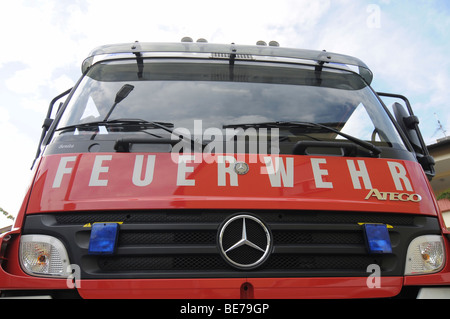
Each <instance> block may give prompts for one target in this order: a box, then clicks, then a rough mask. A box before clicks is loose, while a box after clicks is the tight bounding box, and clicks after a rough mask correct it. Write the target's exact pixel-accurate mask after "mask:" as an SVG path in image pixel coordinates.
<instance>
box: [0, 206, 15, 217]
mask: <svg viewBox="0 0 450 319" xmlns="http://www.w3.org/2000/svg"><path fill="white" fill-rule="evenodd" d="M0 212H1V213H2V214H3V215H5V216H6V218H7V219H11V220H14V216H13V215H11V214H10V213H8V212H7V211H6V210H4V209H3V208H1V207H0Z"/></svg>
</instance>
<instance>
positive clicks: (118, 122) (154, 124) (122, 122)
mask: <svg viewBox="0 0 450 319" xmlns="http://www.w3.org/2000/svg"><path fill="white" fill-rule="evenodd" d="M100 126H141V127H144V128H146V129H150V128H159V129H162V130H164V131H166V132H169V133H171V134H173V135H176V136H178V138H179V140H172V142H171V143H169V144H176V143H178V142H179V141H182V140H183V139H185V140H186V141H188V142H190V143H191V145H192V146H193V147H194V146H195V144H199V145H200V146H201V148H202V149H204V147H205V146H206V143H205V142H199V141H197V140H193V139H192V137H189V136H184V135H182V134H181V133H178V132H177V131H175V130H174V129H173V123H166V122H158V121H146V120H141V119H114V120H109V121H95V122H87V123H79V124H74V125H69V126H65V127H61V128H58V129H56V130H55V131H70V130H74V129H78V128H88V127H100ZM122 140H123V141H122ZM134 140H135V142H133V141H134ZM166 140H167V139H162V138H161V141H157V140H153V139H152V140H150V139H145V143H165V142H164V141H166ZM117 142H118V143H119V144H120V143H122V142H123V143H141V144H143V143H144V139H136V138H131V137H130V138H126V139H120V140H117ZM173 142H175V143H173Z"/></svg>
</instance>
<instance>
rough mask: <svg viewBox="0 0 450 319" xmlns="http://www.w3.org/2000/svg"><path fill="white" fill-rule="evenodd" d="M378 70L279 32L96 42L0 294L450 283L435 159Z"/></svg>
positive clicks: (352, 290)
mask: <svg viewBox="0 0 450 319" xmlns="http://www.w3.org/2000/svg"><path fill="white" fill-rule="evenodd" d="M372 77H373V76H372V72H371V71H370V69H369V68H368V67H367V66H366V64H364V63H363V62H362V61H361V60H359V59H357V58H354V57H350V56H346V55H341V54H335V53H330V52H326V51H313V50H300V49H290V48H283V47H280V46H279V45H278V44H277V43H276V42H270V43H269V44H266V43H263V42H259V43H257V45H236V44H212V43H208V42H207V41H205V40H202V39H201V40H200V41H197V42H194V41H192V40H191V39H183V40H182V41H181V42H179V43H141V42H134V43H125V44H117V45H106V46H101V47H99V48H97V49H95V50H93V51H92V52H91V54H90V55H89V57H88V58H87V59H86V60H85V61H84V62H83V64H82V76H81V78H80V79H79V81H78V82H77V83H76V85H75V86H74V88H72V89H70V90H68V91H66V92H64V93H62V94H61V95H59V96H57V97H56V98H55V99H54V100H53V101H52V102H51V103H50V107H49V110H48V115H47V118H46V119H45V121H44V125H43V132H42V138H41V142H40V144H39V148H38V151H37V155H36V160H35V162H34V163H33V166H34V168H33V169H34V171H35V173H34V177H33V179H32V182H31V185H30V187H29V189H28V192H27V194H26V196H25V198H24V201H23V205H22V207H21V209H20V211H19V213H18V215H17V218H16V220H15V224H14V226H13V228H12V229H11V231H9V232H7V233H4V234H2V235H1V236H0V243H1V253H0V258H1V267H0V290H1V293H2V296H4V297H15V296H36V295H38V296H51V297H55V298H56V297H71V296H76V297H82V298H167V299H169V298H224V299H225V298H258V299H261V298H262V299H272V298H379V297H412V298H416V297H419V298H421V297H422V298H426V297H442V296H445V294H447V295H448V294H450V287H449V284H450V266H449V265H448V262H447V260H448V258H447V256H448V254H449V239H448V234H449V232H448V231H447V228H446V226H445V224H444V222H443V220H442V217H441V215H440V213H439V209H438V206H437V203H436V201H435V198H434V196H433V192H432V190H431V188H430V184H429V180H430V179H431V178H432V177H433V175H434V168H433V164H434V162H433V159H432V157H430V156H429V154H428V151H427V148H426V145H425V144H424V141H423V139H422V136H421V133H420V131H419V128H418V119H417V117H416V116H415V115H414V113H413V111H412V109H411V106H410V104H409V102H408V100H407V99H406V98H405V97H403V96H401V95H395V94H387V93H379V92H376V91H374V90H373V89H372V88H371V86H370V83H371V81H372ZM393 98H395V102H393V103H392V105H390V104H391V103H387V102H386V103H385V102H384V101H388V100H389V101H394V100H393ZM382 99H383V100H382ZM58 101H63V102H61V103H60V104H59V107H57V108H56V107H54V105H56V103H57V102H58Z"/></svg>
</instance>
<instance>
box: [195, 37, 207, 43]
mask: <svg viewBox="0 0 450 319" xmlns="http://www.w3.org/2000/svg"><path fill="white" fill-rule="evenodd" d="M197 42H199V43H208V40H206V39H203V38H200V39H197Z"/></svg>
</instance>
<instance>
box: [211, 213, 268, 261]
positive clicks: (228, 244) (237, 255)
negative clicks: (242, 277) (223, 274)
mask: <svg viewBox="0 0 450 319" xmlns="http://www.w3.org/2000/svg"><path fill="white" fill-rule="evenodd" d="M218 246H219V251H220V254H221V255H222V257H223V258H224V259H225V261H226V262H228V263H229V264H230V265H231V266H233V267H235V268H239V269H244V270H245V269H254V268H256V267H258V266H260V265H262V264H263V263H264V262H265V261H266V260H267V258H268V257H269V255H270V252H271V251H272V235H271V233H270V231H269V229H268V228H267V226H266V225H265V224H264V223H263V222H262V221H261V220H260V219H259V218H257V217H255V216H252V215H247V214H241V215H237V216H233V217H231V218H230V219H228V220H227V221H226V222H225V223H224V224H223V225H222V226H221V228H220V229H219V235H218Z"/></svg>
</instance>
